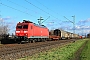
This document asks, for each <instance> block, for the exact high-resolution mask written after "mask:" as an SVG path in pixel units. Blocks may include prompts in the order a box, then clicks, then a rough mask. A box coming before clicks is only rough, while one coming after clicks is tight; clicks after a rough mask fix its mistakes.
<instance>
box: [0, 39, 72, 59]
mask: <svg viewBox="0 0 90 60" xmlns="http://www.w3.org/2000/svg"><path fill="white" fill-rule="evenodd" d="M72 41H73V40H59V41H48V42H38V43H27V44H8V45H2V46H0V60H16V59H19V58H22V57H25V56H30V55H33V54H35V53H39V52H42V51H46V50H48V49H51V48H54V47H56V46H60V45H63V44H66V43H68V42H72Z"/></svg>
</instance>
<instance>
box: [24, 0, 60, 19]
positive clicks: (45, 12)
mask: <svg viewBox="0 0 90 60" xmlns="http://www.w3.org/2000/svg"><path fill="white" fill-rule="evenodd" d="M25 1H26V2H27V3H29V4H30V5H32V6H34V7H36V8H38V9H39V10H41V11H43V12H44V13H46V14H48V15H49V16H52V17H54V18H56V19H58V18H57V17H55V16H53V15H51V14H50V13H49V12H46V11H44V10H43V9H41V8H39V7H38V6H36V5H34V4H33V3H31V2H29V1H27V0H25Z"/></svg>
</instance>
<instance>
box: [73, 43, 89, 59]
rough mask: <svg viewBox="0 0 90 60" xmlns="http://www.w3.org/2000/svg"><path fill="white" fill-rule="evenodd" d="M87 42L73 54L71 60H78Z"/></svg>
mask: <svg viewBox="0 0 90 60" xmlns="http://www.w3.org/2000/svg"><path fill="white" fill-rule="evenodd" d="M87 42H88V41H86V42H85V43H84V44H83V45H82V46H81V47H80V48H79V49H78V50H77V51H76V52H75V54H74V57H73V58H72V59H71V60H80V54H81V52H82V50H83V49H84V47H85V45H86V44H87Z"/></svg>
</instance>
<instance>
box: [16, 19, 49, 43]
mask: <svg viewBox="0 0 90 60" xmlns="http://www.w3.org/2000/svg"><path fill="white" fill-rule="evenodd" d="M15 35H16V42H18V43H21V42H22V41H27V42H35V41H44V40H45V39H47V38H49V30H48V28H47V27H45V26H44V25H37V24H35V23H33V22H31V21H26V20H23V22H19V23H17V26H16V31H15Z"/></svg>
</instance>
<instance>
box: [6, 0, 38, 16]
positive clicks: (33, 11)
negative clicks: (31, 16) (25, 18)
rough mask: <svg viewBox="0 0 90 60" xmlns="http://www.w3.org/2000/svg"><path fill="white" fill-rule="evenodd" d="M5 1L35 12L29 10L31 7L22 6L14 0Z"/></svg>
mask: <svg viewBox="0 0 90 60" xmlns="http://www.w3.org/2000/svg"><path fill="white" fill-rule="evenodd" d="M7 1H8V2H10V3H13V4H15V5H17V6H20V7H22V8H24V9H26V10H29V11H33V12H34V13H35V11H34V10H31V9H29V8H27V7H25V6H22V5H20V4H17V3H15V2H12V1H10V0H7ZM39 14H40V13H39Z"/></svg>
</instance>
